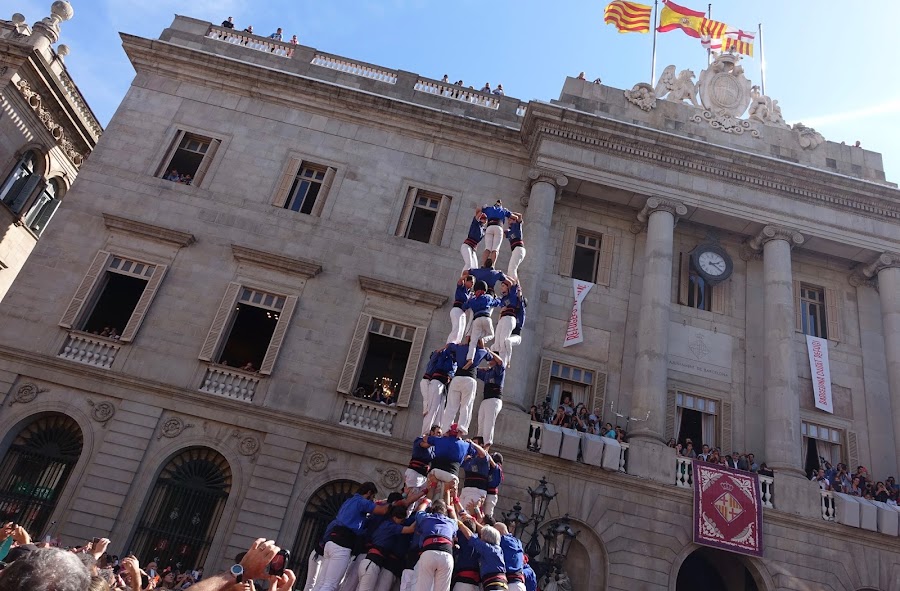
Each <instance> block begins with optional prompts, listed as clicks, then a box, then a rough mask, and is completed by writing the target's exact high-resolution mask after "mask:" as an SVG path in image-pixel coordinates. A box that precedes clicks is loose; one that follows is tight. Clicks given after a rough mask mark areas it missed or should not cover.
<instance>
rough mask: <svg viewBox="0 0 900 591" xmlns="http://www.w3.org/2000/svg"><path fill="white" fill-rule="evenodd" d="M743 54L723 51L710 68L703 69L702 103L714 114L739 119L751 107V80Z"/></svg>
mask: <svg viewBox="0 0 900 591" xmlns="http://www.w3.org/2000/svg"><path fill="white" fill-rule="evenodd" d="M740 60H741V57H740V56H739V55H737V54H733V53H720V54H719V55H718V56H716V60H715V61H714V62H713V63H712V64H710V66H709V67H708V68H706V69H705V70H703V71H702V72H700V80H699V82H698V84H697V86H698V87H699V91H700V102H701V103H702V104H703V106H704V107H705V108H706V109H707V110H709V111H712V112H713V113H717V114H720V113H725V114H727V115H730V116H731V117H734V118H737V117H740V116H741V115H743V114H744V111H746V110H747V107H749V106H750V86H751V85H750V81H749V80H748V79H747V77H746V76H744V68H743V66H741V64H740Z"/></svg>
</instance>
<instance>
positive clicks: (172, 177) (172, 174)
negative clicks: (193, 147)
mask: <svg viewBox="0 0 900 591" xmlns="http://www.w3.org/2000/svg"><path fill="white" fill-rule="evenodd" d="M165 179H166V180H167V181H172V182H175V183H178V182H181V175H180V174H178V171H177V170H176V169H174V168H173V169H172V170H170V171H169V174H167V175H166V176H165Z"/></svg>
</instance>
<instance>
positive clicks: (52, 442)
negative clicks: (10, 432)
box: [0, 414, 84, 538]
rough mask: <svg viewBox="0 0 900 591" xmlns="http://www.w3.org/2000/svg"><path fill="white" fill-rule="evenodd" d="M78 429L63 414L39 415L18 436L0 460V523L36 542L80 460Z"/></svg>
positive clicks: (80, 440) (81, 443)
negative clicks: (10, 524) (22, 531)
mask: <svg viewBox="0 0 900 591" xmlns="http://www.w3.org/2000/svg"><path fill="white" fill-rule="evenodd" d="M83 442H84V440H83V436H82V433H81V428H80V427H79V426H78V423H76V422H75V420H74V419H72V418H71V417H68V416H66V415H63V414H48V415H43V416H40V417H38V418H36V419H35V420H33V421H32V422H31V423H29V424H28V425H27V426H26V427H25V428H23V429H22V430H21V431H19V433H18V434H17V435H16V438H15V439H14V440H13V442H12V444H11V445H10V446H9V449H8V450H7V451H6V454H5V455H4V456H3V460H2V461H0V521H2V522H3V523H6V522H8V521H14V522H16V523H18V524H20V525H22V526H23V527H24V528H25V529H26V530H28V532H29V533H30V534H31V535H32V536H34V537H35V538H38V537H39V536H41V535H43V534H44V533H48V532H45V531H44V528H46V527H47V523H48V521H49V520H50V516H51V515H52V514H53V509H54V508H56V502H57V500H58V499H59V495H60V494H61V493H62V491H63V489H65V487H66V482H67V481H68V480H69V476H70V475H71V474H72V469H73V468H74V467H75V464H76V463H77V462H78V458H79V457H81V449H82V446H83Z"/></svg>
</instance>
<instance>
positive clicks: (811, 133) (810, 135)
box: [792, 123, 825, 150]
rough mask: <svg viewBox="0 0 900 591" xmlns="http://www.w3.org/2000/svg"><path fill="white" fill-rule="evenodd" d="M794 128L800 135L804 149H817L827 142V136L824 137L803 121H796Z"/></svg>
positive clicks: (801, 145)
mask: <svg viewBox="0 0 900 591" xmlns="http://www.w3.org/2000/svg"><path fill="white" fill-rule="evenodd" d="M792 129H793V130H794V131H796V132H797V133H798V134H799V135H800V140H799V141H800V147H801V148H803V149H804V150H815V149H816V148H818V147H819V146H820V145H821V144H823V143H824V142H825V138H824V137H822V134H821V133H819V132H818V131H816V130H815V129H813V128H812V127H807V126H805V125H803V124H802V123H794V127H793V128H792Z"/></svg>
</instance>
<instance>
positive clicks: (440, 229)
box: [431, 195, 450, 246]
mask: <svg viewBox="0 0 900 591" xmlns="http://www.w3.org/2000/svg"><path fill="white" fill-rule="evenodd" d="M448 213H450V197H448V196H447V195H441V204H440V205H438V211H437V217H435V219H434V228H432V229H431V243H432V244H436V245H438V246H440V245H441V239H442V238H443V236H444V226H446V225H447V214H448Z"/></svg>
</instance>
